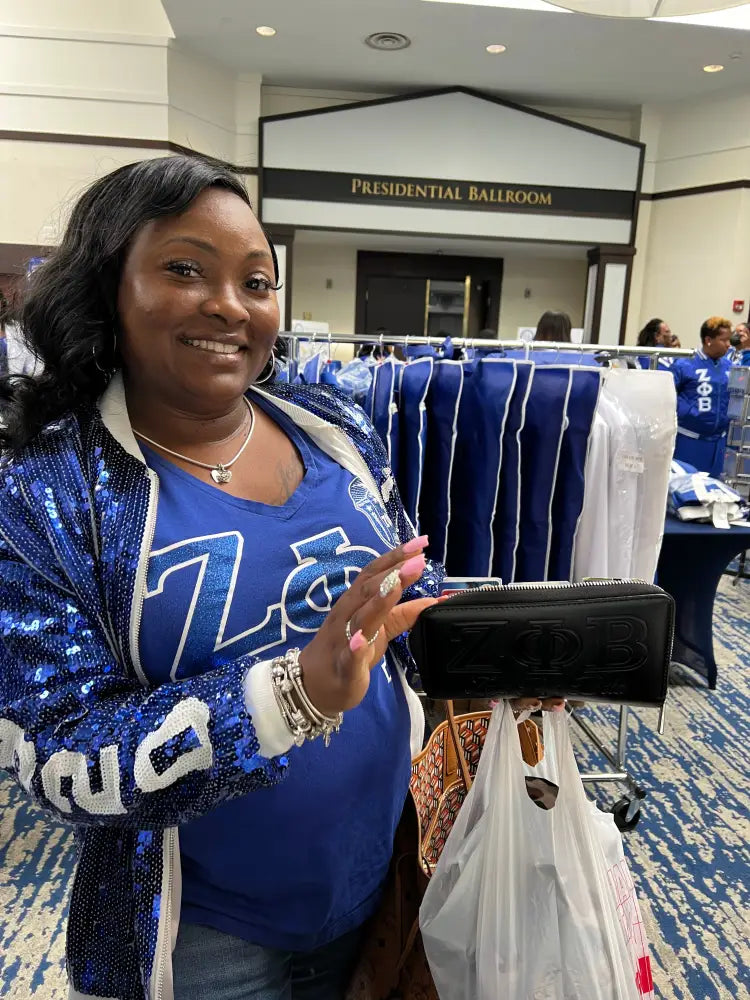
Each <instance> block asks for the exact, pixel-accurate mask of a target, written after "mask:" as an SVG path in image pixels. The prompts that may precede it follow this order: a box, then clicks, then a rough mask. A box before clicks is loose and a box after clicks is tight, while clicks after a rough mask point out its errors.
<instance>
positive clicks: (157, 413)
mask: <svg viewBox="0 0 750 1000" xmlns="http://www.w3.org/2000/svg"><path fill="white" fill-rule="evenodd" d="M276 288H277V270H276V260H275V256H274V252H273V248H272V247H271V246H270V245H269V243H268V240H267V239H266V237H265V235H264V233H263V230H262V229H261V227H260V225H259V223H258V221H257V219H256V218H255V216H254V215H253V212H252V209H251V208H250V204H249V201H248V197H247V193H246V192H245V189H244V188H243V187H242V185H241V184H240V182H239V181H238V180H237V178H236V177H235V176H234V175H233V174H231V173H229V172H228V171H226V170H225V169H223V167H221V166H220V165H217V164H214V163H212V162H209V161H205V160H202V159H200V158H192V157H170V158H165V159H155V160H149V161H146V162H143V163H136V164H132V165H130V166H127V167H123V168H120V169H119V170H116V171H115V172H114V173H112V174H109V175H108V176H106V177H104V178H102V179H101V180H99V181H97V182H96V183H95V184H94V185H93V186H92V187H91V188H90V189H89V190H88V191H87V192H86V193H85V194H84V195H83V196H82V198H81V199H80V201H79V202H78V204H77V205H76V207H75V208H74V210H73V213H72V217H71V220H70V224H69V226H68V228H67V231H66V233H65V236H64V237H63V241H62V244H61V246H60V247H59V249H58V250H57V252H56V253H55V254H54V255H53V256H52V257H51V258H50V259H49V260H48V261H47V262H46V263H45V264H44V265H43V266H42V267H41V268H40V269H39V270H38V271H37V272H36V273H35V274H34V275H33V278H32V280H31V282H30V285H29V288H28V292H27V297H26V300H25V303H24V305H23V308H22V312H21V317H20V321H21V325H22V329H23V330H24V332H25V335H26V337H27V339H28V341H29V344H30V346H31V347H32V348H33V350H34V352H35V353H36V354H37V355H38V356H39V358H40V359H41V361H42V362H43V364H44V370H43V374H40V375H37V376H35V377H16V378H15V379H8V380H6V381H5V382H4V383H2V390H1V396H2V399H3V400H4V402H3V415H4V419H5V424H4V426H3V427H2V428H0V448H2V449H3V450H4V451H5V452H7V453H8V454H9V457H8V458H7V460H6V462H5V463H4V467H3V475H2V481H1V484H0V489H1V490H2V493H1V494H0V511H2V515H1V516H0V609H2V618H1V620H2V631H1V632H0V767H2V768H4V769H6V770H8V771H9V772H10V773H11V774H13V775H14V776H15V777H16V779H17V780H18V782H19V783H20V784H21V785H22V786H23V787H24V788H25V789H26V790H27V791H28V792H30V793H31V794H32V795H33V796H34V798H35V799H36V800H37V801H38V802H39V803H40V804H41V805H42V806H43V807H45V808H46V809H48V810H50V811H51V812H52V813H54V814H55V815H56V816H58V817H61V818H63V819H65V820H67V821H69V822H72V823H74V824H75V825H76V827H77V831H78V835H79V844H80V851H79V861H78V868H77V872H76V877H75V882H74V886H73V890H72V895H71V903H70V916H69V927H68V971H69V975H70V979H71V996H72V997H73V998H76V1000H82V998H85V997H109V998H115V997H116V998H122V1000H147V998H149V1000H150V998H155V997H158V998H160V1000H171V998H172V997H176V998H177V1000H204V998H205V1000H208V998H211V1000H223V998H228V997H232V998H239V1000H289V998H292V1000H302V998H304V1000H335V998H337V997H340V996H341V995H342V991H343V988H344V984H345V983H346V980H347V977H348V975H349V972H350V969H351V966H352V964H353V962H354V960H355V959H356V956H357V952H358V948H359V945H360V940H361V928H362V926H363V924H364V922H365V921H366V920H367V918H368V917H369V916H370V915H371V914H372V913H373V911H374V909H375V907H376V905H377V902H378V897H379V892H380V887H381V885H382V883H383V880H384V878H385V875H386V870H387V867H388V863H389V858H390V853H391V846H392V840H393V833H394V830H395V827H396V824H397V822H398V819H399V815H400V812H401V808H402V806H403V802H404V799H405V796H406V792H407V787H408V782H409V774H410V759H411V754H412V752H413V751H414V750H415V749H417V748H418V747H419V746H420V744H421V740H422V731H423V717H422V714H421V709H420V707H419V704H418V701H417V699H416V698H415V696H414V695H413V694H412V693H411V691H410V689H409V688H408V685H407V684H406V679H405V678H406V673H407V672H408V673H411V672H412V670H413V663H412V661H411V658H410V656H409V654H408V651H407V647H406V644H405V641H404V638H403V634H404V632H406V631H408V629H410V628H411V627H412V626H413V624H414V622H415V621H416V618H417V617H418V615H419V613H420V612H421V611H422V610H423V609H424V608H426V607H428V606H430V605H431V604H433V603H434V600H435V598H434V596H432V595H434V594H435V593H436V590H437V586H438V582H439V576H440V570H439V568H437V567H433V566H429V565H427V564H426V562H425V558H424V555H423V551H424V548H425V545H426V542H427V540H426V539H425V538H413V537H412V535H413V532H412V530H411V529H410V527H409V525H408V522H407V521H406V519H405V516H404V513H403V510H402V507H401V504H400V501H399V498H398V495H397V492H396V491H395V489H394V486H393V480H392V478H391V475H390V472H389V470H388V468H387V466H386V459H385V454H384V450H383V447H382V445H381V443H380V441H379V440H378V438H377V437H376V435H375V433H374V431H373V429H372V427H371V425H370V424H369V423H368V422H367V420H366V419H365V417H364V415H363V414H362V412H361V411H360V410H358V409H355V408H353V407H352V406H351V404H350V403H349V402H348V401H346V400H345V398H344V397H343V396H342V395H340V394H339V393H337V392H336V391H335V390H334V389H331V388H329V387H326V386H314V387H309V386H308V387H293V386H287V385H279V386H275V385H273V384H267V385H263V383H264V382H265V380H266V378H267V377H268V375H269V373H271V372H272V371H273V356H272V351H273V345H274V341H275V338H276V334H277V331H278V326H279V310H278V305H277V301H276ZM258 386H260V387H258ZM403 598H406V600H404V601H402V599H403ZM300 650H301V651H300ZM547 707H553V705H552V703H549V704H548V705H547ZM342 713H343V715H342ZM329 743H330V745H329ZM178 825H179V836H178V833H177V827H178Z"/></svg>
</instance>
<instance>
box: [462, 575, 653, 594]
mask: <svg viewBox="0 0 750 1000" xmlns="http://www.w3.org/2000/svg"><path fill="white" fill-rule="evenodd" d="M612 583H641V584H644V585H645V586H647V587H648V586H651V585H650V584H649V583H648V581H647V580H622V579H605V578H601V579H594V578H592V579H590V580H581V582H580V583H571V582H570V580H542V581H541V582H539V583H532V582H529V583H504V584H501V585H500V586H498V585H497V584H493V585H492V586H490V587H477V588H475V589H476V590H477V591H479V592H481V593H486V591H488V590H491V591H501V590H503V591H504V590H534V589H536V588H539V587H543V588H544V589H545V590H556V589H557V590H561V589H562V588H564V587H608V586H609V585H610V584H612ZM470 593H472V591H471V590H462V591H459V593H457V594H453V595H451V596H453V597H458V596H459V595H461V596H463V595H464V594H470Z"/></svg>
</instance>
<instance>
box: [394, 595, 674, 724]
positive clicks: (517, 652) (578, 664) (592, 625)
mask: <svg viewBox="0 0 750 1000" xmlns="http://www.w3.org/2000/svg"><path fill="white" fill-rule="evenodd" d="M673 638H674V601H673V600H672V598H671V597H670V596H669V594H667V593H665V592H664V591H663V590H662V589H661V588H660V587H656V586H653V585H651V584H648V583H642V582H640V581H637V580H628V581H609V580H607V581H587V582H584V583H575V584H567V583H560V584H558V583H554V584H544V583H542V584H511V585H509V586H507V587H492V588H487V589H480V590H470V591H463V592H461V593H460V594H456V595H455V596H453V597H450V598H448V600H446V601H443V602H442V603H440V604H436V605H434V606H433V607H431V608H428V609H427V610H426V611H424V612H423V613H422V614H421V615H420V616H419V618H418V619H417V623H416V625H415V626H414V628H413V629H412V631H411V634H410V636H409V645H410V647H411V651H412V655H413V656H414V659H415V661H416V663H417V666H418V668H419V672H420V675H421V678H422V684H423V686H424V690H425V693H426V694H427V695H428V696H429V697H431V698H519V697H533V696H538V697H541V698H545V697H563V698H574V699H581V700H583V701H605V702H616V703H618V704H630V705H662V704H663V703H664V700H665V698H666V696H667V687H668V683H669V662H670V659H671V655H672V642H673Z"/></svg>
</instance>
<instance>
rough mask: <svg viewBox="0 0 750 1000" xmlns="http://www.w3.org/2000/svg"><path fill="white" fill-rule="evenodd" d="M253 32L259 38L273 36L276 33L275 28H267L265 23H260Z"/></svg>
mask: <svg viewBox="0 0 750 1000" xmlns="http://www.w3.org/2000/svg"><path fill="white" fill-rule="evenodd" d="M255 33H256V34H257V35H260V36H261V38H273V36H274V35H275V34H276V28H269V26H268V25H267V24H261V25H259V26H258V27H257V28H256V29H255Z"/></svg>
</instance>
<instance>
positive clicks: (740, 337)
mask: <svg viewBox="0 0 750 1000" xmlns="http://www.w3.org/2000/svg"><path fill="white" fill-rule="evenodd" d="M731 345H732V346H731V347H730V348H729V350H728V351H727V358H728V359H729V360H730V361H731V362H732V364H733V365H743V366H747V365H750V327H748V325H747V323H738V324H737V326H736V327H735V328H734V333H733V334H732V338H731Z"/></svg>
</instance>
